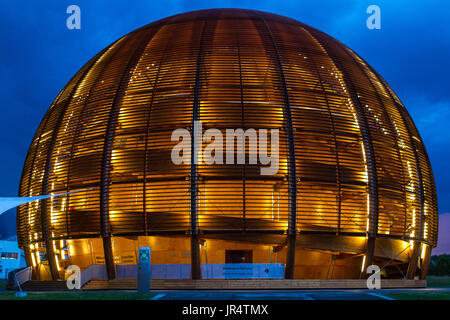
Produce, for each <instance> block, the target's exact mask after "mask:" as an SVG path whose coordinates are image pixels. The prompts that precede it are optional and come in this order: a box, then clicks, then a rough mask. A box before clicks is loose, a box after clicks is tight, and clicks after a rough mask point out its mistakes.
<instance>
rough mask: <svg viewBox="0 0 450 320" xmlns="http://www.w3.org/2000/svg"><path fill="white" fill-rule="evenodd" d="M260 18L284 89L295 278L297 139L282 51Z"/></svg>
mask: <svg viewBox="0 0 450 320" xmlns="http://www.w3.org/2000/svg"><path fill="white" fill-rule="evenodd" d="M258 15H259V16H260V19H261V20H262V21H263V23H264V25H265V27H266V29H267V32H268V34H269V36H270V40H271V42H272V45H273V48H274V51H275V54H276V57H275V60H276V63H277V65H278V68H279V70H280V77H281V82H282V90H283V97H284V106H283V119H284V128H285V130H286V131H287V134H286V136H287V144H288V174H287V180H288V197H289V199H288V205H289V217H288V229H287V254H286V269H285V270H284V278H285V279H293V278H294V269H295V249H296V235H297V173H296V167H295V166H296V159H295V140H294V127H293V125H292V115H291V104H290V101H289V93H288V88H287V84H286V78H285V76H284V71H283V63H282V61H281V58H280V52H279V50H278V46H277V43H276V41H275V38H274V36H273V34H272V31H271V29H270V27H269V25H268V23H267V21H266V20H265V19H264V16H263V15H261V14H259V13H258Z"/></svg>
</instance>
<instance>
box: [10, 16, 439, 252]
mask: <svg viewBox="0 0 450 320" xmlns="http://www.w3.org/2000/svg"><path fill="white" fill-rule="evenodd" d="M138 48H139V50H137V49H138ZM112 112H113V113H114V114H112ZM287 117H290V119H288V118H287ZM195 119H196V120H200V121H201V122H202V127H203V131H202V133H205V131H206V130H208V129H218V130H219V131H220V132H222V134H223V136H224V147H225V134H226V129H239V128H242V129H244V130H247V129H251V128H253V129H256V130H257V131H258V129H268V130H270V129H278V130H279V170H278V172H277V173H276V174H274V175H268V176H262V175H261V174H260V169H261V167H263V165H261V164H259V163H258V164H249V154H248V151H247V153H246V162H245V163H244V164H241V163H235V164H213V165H209V164H205V163H200V164H198V165H197V166H195V168H194V169H195V170H192V167H191V165H189V164H180V165H175V164H174V163H172V160H171V151H172V148H173V147H174V146H175V145H176V144H177V142H176V141H171V135H172V132H173V130H175V129H186V130H188V131H190V132H192V129H193V128H192V126H193V120H195ZM111 126H113V128H112V127H111ZM105 135H110V137H107V139H106V140H105ZM52 137H54V139H53V138H52ZM291 141H292V142H293V145H290V142H291ZM105 142H106V144H105ZM208 143H209V142H204V146H206V145H207V144H208ZM249 143H250V142H249V141H247V142H246V148H247V150H248V148H249ZM105 146H106V151H108V152H106V153H107V155H106V158H105ZM258 148H260V146H259V145H258ZM259 150H260V149H258V151H259ZM224 151H225V150H224ZM235 153H236V151H235ZM189 156H190V151H189ZM235 158H236V154H235ZM105 159H106V161H107V164H108V170H107V176H106V178H105V179H104V181H103V183H107V185H106V186H105V185H104V186H103V189H102V187H101V186H102V185H101V183H102V181H101V179H102V170H104V169H105V168H104V166H105ZM224 159H225V154H224ZM291 165H292V166H291ZM293 169H295V170H293ZM192 174H194V175H195V176H194V177H191V175H192ZM43 179H44V180H45V181H43ZM43 186H44V187H45V188H44V189H46V190H48V192H49V193H58V192H65V191H81V192H79V193H72V194H70V195H67V196H62V197H59V198H56V199H49V200H48V201H45V202H43V203H44V204H45V208H41V205H42V204H41V202H36V203H31V204H27V205H22V206H20V207H19V209H18V215H17V224H18V229H17V230H18V238H19V242H20V245H21V246H22V247H23V246H26V245H29V244H31V243H34V242H44V240H45V239H43V234H42V223H43V222H45V223H47V224H48V226H47V225H46V228H48V230H47V231H48V232H47V234H46V236H48V237H50V238H51V239H68V238H82V237H86V238H87V237H98V236H100V235H101V234H102V228H101V221H103V222H105V221H106V220H101V219H100V211H101V208H104V210H106V214H107V215H108V220H107V224H108V226H107V227H108V233H109V234H110V235H111V236H119V235H151V234H161V233H162V234H164V233H167V234H169V233H189V232H191V231H192V230H191V227H192V223H193V221H192V218H193V217H192V216H191V213H192V210H193V209H194V208H193V206H195V219H196V221H195V223H196V225H195V228H198V231H199V232H200V233H202V232H204V233H220V232H241V231H251V232H268V233H278V234H282V233H285V232H287V230H288V226H289V224H291V227H293V226H294V229H292V230H295V232H297V233H313V234H314V233H317V234H323V233H330V234H352V235H360V236H366V235H367V234H368V233H369V232H370V233H372V234H374V235H378V236H382V237H393V238H400V239H404V240H410V239H411V240H416V241H422V242H425V243H428V244H430V245H433V246H435V245H436V241H437V227H438V226H437V200H436V191H435V185H434V180H433V173H432V169H431V165H430V162H429V159H428V156H427V153H426V150H425V146H424V144H423V142H422V139H421V137H420V135H419V133H418V131H417V129H416V127H415V126H414V123H413V121H412V120H411V118H410V116H409V115H408V113H407V111H406V109H405V108H404V106H403V105H402V103H401V102H400V100H399V99H398V97H397V96H396V95H395V94H394V93H393V92H392V90H391V88H389V86H388V85H387V84H386V83H385V82H384V80H383V79H382V78H381V77H380V76H379V75H378V74H377V73H376V72H375V71H374V70H373V69H372V68H371V67H370V66H369V65H368V64H367V63H366V62H365V61H364V60H362V59H361V58H360V57H359V56H358V55H356V54H355V53H354V52H353V51H351V50H350V49H348V48H347V47H345V46H344V45H343V44H341V43H339V42H338V41H336V40H334V39H333V38H331V37H329V36H327V35H325V34H323V33H321V32H320V31H318V30H315V29H313V28H311V27H309V26H307V25H304V24H302V23H299V22H296V21H294V20H291V19H288V18H283V17H280V16H277V15H272V14H267V13H262V12H255V11H251V10H234V9H220V10H202V11H197V12H190V13H186V14H181V15H176V16H173V17H170V18H166V19H164V20H160V21H157V22H154V23H152V24H150V25H148V26H145V27H143V28H140V29H138V30H136V31H134V32H132V33H130V34H128V35H126V36H124V37H123V38H121V39H119V40H118V41H117V42H115V43H114V44H112V45H111V46H109V47H108V48H106V49H105V50H104V51H102V52H101V53H100V54H98V55H97V56H96V57H94V59H92V60H91V61H90V62H89V63H88V64H87V65H86V66H85V67H83V68H82V69H81V70H80V71H79V72H78V73H77V74H76V75H75V76H74V78H73V79H71V81H70V82H69V83H68V84H67V86H66V87H65V88H64V89H63V90H62V91H61V93H60V94H59V95H58V97H57V98H56V99H55V101H54V103H53V104H52V106H51V107H50V109H49V111H48V112H47V114H46V115H45V117H44V119H43V120H42V123H41V124H40V126H39V128H38V129H37V132H36V135H35V137H34V138H33V140H32V143H31V145H30V148H29V152H28V155H27V158H26V160H25V164H24V168H23V174H22V178H21V184H20V191H19V194H20V196H32V195H38V194H41V193H42V192H43ZM293 186H295V190H292V188H293ZM102 190H103V191H102ZM105 192H106V193H107V197H106V198H104V199H103V200H102V198H101V195H102V194H103V196H105ZM193 197H194V198H193ZM102 201H105V202H102ZM102 204H103V207H102ZM292 208H293V209H292ZM43 209H44V210H43ZM290 210H293V212H291V211H290ZM42 213H44V217H45V219H46V220H45V221H41V216H42ZM293 213H294V214H293ZM375 213H376V214H375ZM105 228H106V227H105V226H103V229H105ZM103 231H105V230H103Z"/></svg>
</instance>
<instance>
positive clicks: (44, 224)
mask: <svg viewBox="0 0 450 320" xmlns="http://www.w3.org/2000/svg"><path fill="white" fill-rule="evenodd" d="M104 51H105V49H104V50H102V51H101V52H100V53H99V54H97V55H96V56H95V57H94V58H93V59H91V60H90V61H89V62H88V63H87V64H86V65H85V66H84V69H83V71H81V72H82V73H83V74H82V75H81V76H80V77H79V78H78V79H77V80H76V84H75V86H74V87H73V88H72V91H70V93H69V96H68V98H67V100H66V101H64V102H60V101H59V99H60V97H61V96H62V95H61V94H60V95H59V97H58V102H57V103H56V104H55V106H54V107H53V110H54V111H52V112H54V113H55V118H56V121H55V124H54V127H53V130H52V135H51V140H50V144H49V147H48V151H47V158H46V160H45V167H44V175H43V177H42V194H43V195H47V194H48V191H49V188H48V184H49V176H50V169H51V165H52V154H53V149H54V148H55V144H56V138H57V136H58V132H59V129H60V127H61V123H62V121H63V118H64V115H65V113H66V110H67V108H68V107H69V105H70V102H71V101H72V98H73V96H74V94H75V92H76V90H77V89H78V86H79V85H80V83H81V81H82V80H83V79H84V77H85V76H86V74H87V73H88V72H89V70H90V69H91V68H92V66H93V65H94V64H95V62H96V61H97V59H96V58H97V57H99V56H100V55H101V54H102V53H103V52H104ZM77 75H78V73H77ZM77 75H75V76H74V77H73V78H72V79H71V81H74V79H76V76H77ZM71 81H69V83H71ZM66 87H67V86H66ZM60 104H61V105H60ZM57 112H59V114H58V113H57ZM40 201H41V206H40V210H41V228H42V238H43V240H44V243H45V250H46V253H47V259H48V263H49V267H50V274H51V276H52V279H53V280H58V279H59V278H60V276H59V270H58V263H57V261H56V256H55V250H54V243H53V240H52V238H53V235H52V231H51V224H52V223H51V217H49V216H48V212H47V203H48V201H52V198H47V199H42V200H40Z"/></svg>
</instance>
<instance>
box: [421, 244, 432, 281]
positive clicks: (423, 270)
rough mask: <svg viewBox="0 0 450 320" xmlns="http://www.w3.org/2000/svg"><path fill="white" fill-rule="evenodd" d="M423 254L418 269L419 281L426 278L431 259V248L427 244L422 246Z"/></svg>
mask: <svg viewBox="0 0 450 320" xmlns="http://www.w3.org/2000/svg"><path fill="white" fill-rule="evenodd" d="M424 246H425V248H424V250H425V253H424V256H423V259H422V265H421V268H420V280H425V279H426V277H427V272H428V267H429V266H430V259H431V247H430V246H429V245H427V244H424Z"/></svg>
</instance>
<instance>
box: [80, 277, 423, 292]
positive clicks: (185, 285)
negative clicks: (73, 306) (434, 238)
mask: <svg viewBox="0 0 450 320" xmlns="http://www.w3.org/2000/svg"><path fill="white" fill-rule="evenodd" d="M426 286H427V282H426V280H401V279H387V280H381V289H391V288H426ZM151 289H154V290H267V289H275V290H286V289H367V283H366V280H364V279H362V280H359V279H358V280H285V279H280V280H152V282H151ZM82 290H136V280H134V279H123V280H122V279H117V280H110V281H107V280H91V281H90V282H89V283H87V284H86V285H85V286H84V287H83V288H82Z"/></svg>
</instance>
